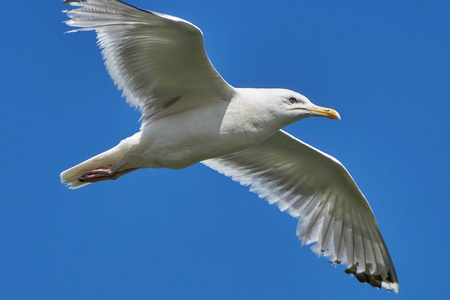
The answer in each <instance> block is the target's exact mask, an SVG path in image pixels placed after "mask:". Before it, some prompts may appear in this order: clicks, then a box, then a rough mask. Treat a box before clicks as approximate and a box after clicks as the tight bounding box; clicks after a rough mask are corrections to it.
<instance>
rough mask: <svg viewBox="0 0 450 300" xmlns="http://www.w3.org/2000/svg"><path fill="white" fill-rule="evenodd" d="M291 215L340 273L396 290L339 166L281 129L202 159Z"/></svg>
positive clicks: (369, 217)
mask: <svg viewBox="0 0 450 300" xmlns="http://www.w3.org/2000/svg"><path fill="white" fill-rule="evenodd" d="M203 163H204V164H205V165H207V166H209V167H211V168H213V169H215V170H217V171H219V172H220V173H223V174H224V175H226V176H230V177H231V178H232V179H233V180H235V181H238V182H240V183H241V184H243V185H249V186H250V190H251V191H252V192H255V193H257V194H258V195H259V196H260V197H261V198H266V200H267V201H268V202H269V203H271V204H273V203H275V204H276V205H277V206H278V207H279V208H280V209H281V210H282V211H285V210H287V212H288V213H289V214H291V215H292V216H293V217H299V218H300V220H299V223H298V226H297V235H298V236H299V237H300V238H301V240H302V245H303V244H310V243H316V244H315V245H314V246H313V247H312V250H313V251H314V252H315V253H317V254H319V255H320V254H323V255H325V256H328V257H330V258H331V262H333V263H336V264H340V263H344V264H346V265H348V268H347V270H346V273H351V274H354V275H355V276H356V277H357V278H358V279H359V281H361V282H367V283H370V284H371V285H372V286H375V287H381V286H383V287H385V288H386V289H388V290H391V289H393V290H395V291H396V292H398V280H397V275H396V273H395V269H394V265H393V263H392V260H391V257H390V255H389V252H388V250H387V248H386V245H385V243H384V240H383V238H382V236H381V233H380V230H379V229H378V225H377V222H376V220H375V217H374V215H373V213H372V210H371V208H370V206H369V204H368V203H367V200H366V199H365V197H364V195H363V194H362V193H361V191H360V190H359V188H358V187H357V185H356V183H355V182H354V181H353V179H352V178H351V176H350V174H349V173H348V172H347V170H346V169H345V168H344V166H343V165H342V164H341V163H340V162H339V161H337V160H336V159H335V158H333V157H331V156H329V155H327V154H325V153H323V152H321V151H319V150H317V149H315V148H313V147H311V146H309V145H307V144H305V143H303V142H302V141H300V140H298V139H296V138H294V137H292V136H291V135H289V134H287V133H285V132H284V131H281V130H280V131H279V132H278V133H277V134H275V135H274V136H273V137H271V138H269V139H268V140H267V141H265V142H263V143H261V144H259V145H257V146H254V147H252V148H249V149H246V150H243V151H240V152H236V153H234V154H231V155H227V156H223V157H220V158H215V159H210V160H206V161H204V162H203Z"/></svg>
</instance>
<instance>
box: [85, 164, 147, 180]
mask: <svg viewBox="0 0 450 300" xmlns="http://www.w3.org/2000/svg"><path fill="white" fill-rule="evenodd" d="M124 164H125V163H121V164H118V165H115V166H113V165H109V166H107V167H99V168H97V169H94V170H90V171H88V172H86V173H84V174H83V175H82V176H81V177H79V178H78V180H79V181H80V182H97V181H103V180H115V179H117V178H119V177H120V176H122V175H125V174H127V173H130V172H131V171H134V170H137V169H138V168H131V169H125V170H121V171H118V169H119V168H120V167H122V166H123V165H124Z"/></svg>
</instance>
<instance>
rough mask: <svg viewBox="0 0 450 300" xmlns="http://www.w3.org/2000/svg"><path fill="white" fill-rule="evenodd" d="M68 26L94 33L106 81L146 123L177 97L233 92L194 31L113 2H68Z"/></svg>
mask: <svg viewBox="0 0 450 300" xmlns="http://www.w3.org/2000/svg"><path fill="white" fill-rule="evenodd" d="M65 3H69V4H70V5H72V6H79V7H80V8H78V9H73V10H67V11H65V12H66V13H67V15H68V16H69V17H70V18H71V19H70V20H68V21H66V23H67V24H68V25H70V26H74V27H81V28H80V29H77V30H73V31H81V30H83V31H84V30H95V31H96V32H97V39H98V43H99V46H100V48H101V49H102V55H103V58H104V59H105V65H106V68H107V69H108V72H109V75H110V76H111V77H112V79H113V80H114V83H115V84H116V85H117V86H118V89H121V90H123V96H126V99H127V102H128V103H130V104H131V105H132V106H135V107H139V108H140V109H141V110H142V114H143V119H144V120H145V119H146V118H149V117H151V116H153V115H155V114H156V113H158V112H159V111H161V110H163V109H164V108H165V107H167V106H170V105H171V103H173V102H174V101H177V100H178V99H180V98H181V97H184V96H187V97H189V98H190V99H192V98H196V96H198V97H197V98H200V99H205V98H206V99H208V98H209V99H211V98H222V99H229V98H230V95H231V94H232V91H233V88H232V87H231V86H230V85H228V83H226V82H225V81H224V80H223V79H222V77H221V76H220V75H219V74H218V73H217V71H216V70H215V69H214V67H213V66H212V64H211V62H210V61H209V59H208V57H207V55H206V52H205V48H204V44H203V35H202V32H201V31H200V29H198V28H197V27H195V26H194V25H192V24H191V23H189V22H187V21H184V20H182V19H179V18H176V17H172V16H168V15H164V14H160V13H155V12H150V11H145V10H142V9H139V8H135V7H133V6H130V5H128V4H125V3H123V2H120V1H117V0H87V1H72V0H68V1H65Z"/></svg>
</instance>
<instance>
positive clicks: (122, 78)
mask: <svg viewBox="0 0 450 300" xmlns="http://www.w3.org/2000/svg"><path fill="white" fill-rule="evenodd" d="M65 2H66V3H70V4H71V5H74V6H78V7H80V8H78V9H75V10H68V11H66V12H67V14H68V15H69V17H71V20H69V21H67V24H68V25H71V26H75V27H80V29H79V30H95V31H97V37H98V40H99V45H100V47H101V48H102V49H103V51H102V54H103V56H104V58H105V64H106V67H107V69H108V71H109V73H110V75H111V77H112V78H113V79H114V81H115V83H116V84H117V85H118V87H119V88H120V89H123V94H124V96H126V98H127V101H128V102H129V103H130V104H132V105H134V106H137V107H139V108H140V109H141V111H142V126H141V130H140V131H139V132H138V133H136V134H134V135H133V136H131V137H129V138H127V139H124V140H123V141H121V142H120V143H119V144H118V145H117V146H116V147H114V148H112V149H110V150H108V151H105V152H103V153H101V154H99V155H97V156H95V157H93V158H91V159H88V160H86V161H85V162H82V163H81V164H79V165H76V166H74V167H73V168H70V169H68V170H66V171H64V172H63V173H61V181H62V182H64V183H66V184H68V185H69V186H70V187H71V188H79V187H81V186H84V185H86V184H89V183H92V182H97V181H102V180H107V179H116V178H118V177H120V176H122V175H124V174H126V173H128V172H131V171H134V170H136V169H142V168H170V169H181V168H186V167H189V166H191V165H193V164H195V163H198V162H202V163H203V164H205V165H207V166H209V167H211V168H213V169H215V170H217V171H219V172H221V173H223V174H225V175H227V176H230V177H232V178H233V179H234V180H236V181H238V182H240V183H241V184H244V185H249V186H250V187H251V191H254V192H256V193H258V195H259V196H260V197H262V198H266V199H267V200H268V201H269V202H270V203H275V204H276V205H278V207H279V208H280V209H281V210H283V211H285V210H286V211H287V212H288V213H289V214H291V215H292V216H294V217H299V218H300V221H299V225H298V227H297V234H298V235H299V236H300V238H301V239H302V242H303V243H306V244H309V243H316V244H315V245H314V246H313V250H314V251H315V252H316V253H318V254H319V255H320V254H324V255H325V256H329V257H331V262H333V263H336V264H340V263H343V264H347V265H348V269H347V270H346V272H347V273H351V274H354V275H355V276H356V277H357V278H358V279H359V280H360V281H362V282H367V283H370V284H371V285H373V286H376V287H381V286H384V287H385V288H387V289H388V290H391V289H394V290H395V291H396V292H397V291H398V280H397V276H396V273H395V269H394V266H393V263H392V260H391V258H390V255H389V252H388V251H387V248H386V245H385V244H384V241H383V238H382V237H381V234H380V232H379V229H378V226H377V223H376V221H375V218H374V216H373V213H372V210H371V208H370V206H369V204H368V203H367V201H366V199H365V197H364V195H363V194H362V193H361V191H360V190H359V188H358V187H357V185H356V183H355V182H354V181H353V179H352V178H351V176H350V174H349V173H348V172H347V170H346V169H345V168H344V167H343V166H342V164H341V163H340V162H339V161H337V160H336V159H334V158H333V157H331V156H329V155H327V154H325V153H323V152H321V151H319V150H317V149H315V148H313V147H311V146H309V145H307V144H305V143H303V142H301V141H300V140H298V139H296V138H294V137H292V136H291V135H289V134H287V133H285V132H284V131H282V130H281V128H283V127H285V126H286V125H289V124H291V123H293V122H296V121H299V120H301V119H303V118H306V117H309V116H322V117H328V118H331V119H336V118H340V116H339V114H338V113H337V112H336V111H334V110H332V109H328V108H324V107H320V106H317V105H314V104H313V103H311V102H310V101H309V100H308V99H307V98H306V97H305V96H303V95H301V94H298V93H296V92H293V91H290V90H285V89H251V88H234V87H232V86H230V85H229V84H228V83H226V82H225V81H224V80H223V79H222V78H221V77H220V75H219V74H218V73H217V71H216V70H215V69H214V68H213V66H212V65H211V63H210V61H209V59H208V57H207V56H206V52H205V50H204V47H203V37H202V34H201V31H200V30H199V29H198V28H197V27H195V26H194V25H192V24H190V23H189V22H186V21H184V20H182V19H179V18H176V17H172V16H167V15H163V14H159V13H155V12H149V11H145V10H141V9H137V8H135V7H132V6H129V5H127V4H125V3H123V2H121V1H118V0H86V1H74V0H66V1H65Z"/></svg>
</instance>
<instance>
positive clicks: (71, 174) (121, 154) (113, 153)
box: [60, 134, 138, 189]
mask: <svg viewBox="0 0 450 300" xmlns="http://www.w3.org/2000/svg"><path fill="white" fill-rule="evenodd" d="M137 137H138V134H136V135H134V136H132V137H129V138H127V139H124V140H122V141H121V142H120V143H119V144H118V145H117V146H115V147H114V148H111V149H109V150H108V151H105V152H103V153H100V154H98V155H96V156H94V157H92V158H90V159H88V160H86V161H84V162H82V163H80V164H78V165H76V166H74V167H72V168H70V169H67V170H65V171H64V172H62V173H61V175H60V176H61V182H62V183H65V184H66V185H67V186H68V187H69V188H70V189H77V188H80V187H82V186H85V185H87V184H89V183H92V182H97V181H102V180H108V179H117V178H119V177H120V176H122V175H124V174H126V173H128V172H131V171H134V170H136V169H138V167H136V166H135V167H133V164H132V162H131V161H130V158H131V157H133V152H134V151H133V150H136V149H135V147H134V145H136V144H135V141H136V138H137Z"/></svg>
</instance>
